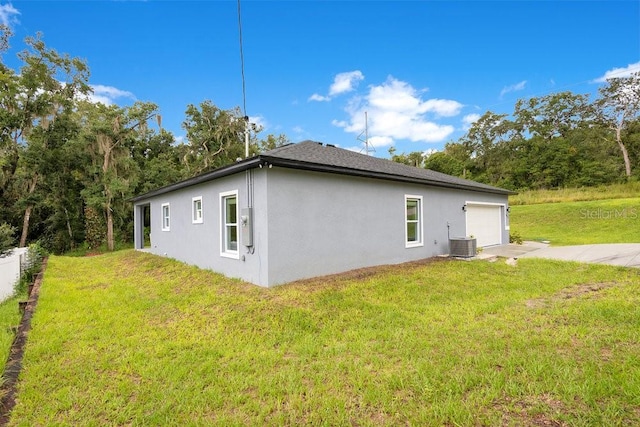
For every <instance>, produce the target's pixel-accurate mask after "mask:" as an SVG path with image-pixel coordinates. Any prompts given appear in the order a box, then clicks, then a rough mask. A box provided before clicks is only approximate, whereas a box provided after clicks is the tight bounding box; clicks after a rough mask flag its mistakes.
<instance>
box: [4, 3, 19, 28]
mask: <svg viewBox="0 0 640 427" xmlns="http://www.w3.org/2000/svg"><path fill="white" fill-rule="evenodd" d="M16 15H20V12H19V11H18V9H16V8H15V7H13V5H12V4H11V3H7V4H0V23H1V24H4V25H6V26H7V27H10V26H11V24H14V23H17V22H18V18H17V16H16Z"/></svg>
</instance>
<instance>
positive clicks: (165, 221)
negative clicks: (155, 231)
mask: <svg viewBox="0 0 640 427" xmlns="http://www.w3.org/2000/svg"><path fill="white" fill-rule="evenodd" d="M162 231H169V203H163V204H162Z"/></svg>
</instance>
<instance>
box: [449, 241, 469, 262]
mask: <svg viewBox="0 0 640 427" xmlns="http://www.w3.org/2000/svg"><path fill="white" fill-rule="evenodd" d="M449 256H454V257H462V258H471V257H474V256H476V239H475V237H457V238H451V239H449Z"/></svg>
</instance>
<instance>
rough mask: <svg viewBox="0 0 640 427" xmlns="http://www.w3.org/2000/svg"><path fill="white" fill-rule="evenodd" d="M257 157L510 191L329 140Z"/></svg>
mask: <svg viewBox="0 0 640 427" xmlns="http://www.w3.org/2000/svg"><path fill="white" fill-rule="evenodd" d="M260 157H261V158H263V159H264V160H267V161H269V162H270V163H273V164H276V165H277V164H279V165H280V166H289V167H297V168H299V169H309V170H320V171H326V172H334V173H343V174H348V175H358V176H366V177H372V178H381V179H389V180H394V181H403V182H415V183H421V184H429V185H435V186H440V187H450V188H460V189H467V190H475V191H485V192H490V193H498V194H512V192H511V191H509V190H505V189H502V188H498V187H493V186H491V185H487V184H481V183H479V182H475V181H471V180H468V179H463V178H458V177H455V176H451V175H447V174H444V173H440V172H435V171H432V170H429V169H424V168H417V167H413V166H408V165H404V164H401V163H396V162H393V161H391V160H387V159H380V158H377V157H372V156H367V155H364V154H360V153H356V152H354V151H349V150H344V149H342V148H338V147H335V146H332V145H330V144H326V145H323V144H322V143H319V142H315V141H303V142H300V143H298V144H289V145H286V146H284V147H280V148H276V149H275V150H271V151H267V152H265V153H263V154H261V155H260Z"/></svg>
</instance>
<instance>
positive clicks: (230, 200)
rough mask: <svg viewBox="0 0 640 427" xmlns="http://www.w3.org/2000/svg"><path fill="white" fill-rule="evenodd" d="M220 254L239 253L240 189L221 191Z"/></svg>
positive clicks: (235, 256)
mask: <svg viewBox="0 0 640 427" xmlns="http://www.w3.org/2000/svg"><path fill="white" fill-rule="evenodd" d="M220 210H221V212H220V225H221V227H220V228H221V230H220V240H221V244H220V255H222V256H226V257H230V258H239V255H238V191H237V190H236V191H229V192H226V193H220Z"/></svg>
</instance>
